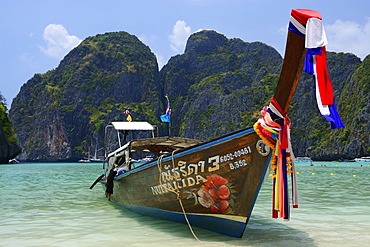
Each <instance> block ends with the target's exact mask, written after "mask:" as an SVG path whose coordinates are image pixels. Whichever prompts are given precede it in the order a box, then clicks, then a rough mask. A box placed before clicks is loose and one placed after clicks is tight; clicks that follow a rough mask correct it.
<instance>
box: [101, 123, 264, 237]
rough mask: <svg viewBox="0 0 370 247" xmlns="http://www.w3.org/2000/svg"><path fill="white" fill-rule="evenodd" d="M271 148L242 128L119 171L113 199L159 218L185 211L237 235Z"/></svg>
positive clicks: (204, 224) (197, 222) (177, 217)
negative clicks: (127, 169) (121, 171)
mask: <svg viewBox="0 0 370 247" xmlns="http://www.w3.org/2000/svg"><path fill="white" fill-rule="evenodd" d="M270 153H271V152H270V148H269V147H268V145H266V144H265V143H264V142H263V141H262V140H261V139H260V138H259V136H258V135H257V134H256V133H255V132H254V130H253V128H248V129H243V130H240V131H238V132H234V133H232V134H229V135H226V136H223V137H220V138H217V139H214V140H211V141H208V142H205V143H200V144H197V145H195V146H192V147H189V148H185V149H182V150H180V151H177V152H174V153H172V154H170V155H167V156H165V157H160V158H159V159H157V160H153V161H151V162H147V163H145V164H144V165H142V166H140V167H138V168H135V169H132V170H129V171H127V172H125V173H123V174H121V175H119V176H117V177H116V178H115V179H114V182H113V184H114V192H113V194H112V195H111V200H113V201H116V202H118V203H120V204H122V205H123V206H124V207H125V208H127V209H129V210H132V211H134V212H136V213H139V214H142V215H148V216H152V217H156V218H160V219H166V220H171V221H176V222H182V223H186V220H185V215H186V217H187V218H188V220H189V223H190V224H191V225H192V226H197V227H201V228H204V229H208V230H211V231H214V232H217V233H221V234H224V235H228V236H232V237H241V236H242V234H243V231H244V229H245V226H246V224H247V222H248V220H249V217H250V215H251V212H252V209H253V206H254V203H255V201H256V198H257V195H258V192H259V190H260V187H261V185H262V183H263V180H264V177H265V173H266V171H267V169H268V164H269V161H270V157H271V155H270ZM104 184H105V183H104V182H103V185H104Z"/></svg>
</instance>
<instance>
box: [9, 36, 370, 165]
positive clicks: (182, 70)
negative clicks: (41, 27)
mask: <svg viewBox="0 0 370 247" xmlns="http://www.w3.org/2000/svg"><path fill="white" fill-rule="evenodd" d="M369 60H370V58H369V57H368V58H367V59H365V60H364V61H363V62H361V61H360V59H359V58H358V57H356V56H354V55H351V54H343V53H329V54H328V66H329V74H330V76H331V79H332V82H333V87H334V89H335V90H336V91H335V96H336V97H335V98H336V101H337V107H338V110H339V113H340V114H341V116H342V119H343V122H344V123H345V125H346V126H347V128H345V129H337V130H330V125H329V124H328V123H326V122H325V121H324V118H323V117H322V116H320V114H319V111H318V109H317V107H316V100H315V96H314V86H313V85H314V84H313V79H312V76H310V75H307V74H304V73H303V75H302V77H301V80H300V82H299V86H298V88H297V91H296V94H295V96H294V98H293V102H292V107H291V110H290V113H289V116H290V118H291V120H292V124H293V125H292V131H293V132H292V140H293V148H294V150H295V154H296V155H297V156H307V155H309V156H311V157H313V158H315V159H322V160H333V159H339V158H354V157H358V156H365V155H370V148H369V143H370V140H369V134H368V133H369V120H370V119H369V117H370V116H369V107H370V104H369V103H370V102H369V97H368V95H369V82H370V79H369V73H370V72H369V71H370V64H369ZM281 64H282V57H281V56H280V55H279V53H278V52H277V51H276V50H275V49H274V48H272V47H269V46H267V45H265V44H263V43H260V42H253V43H248V42H244V41H242V40H240V39H227V38H226V37H225V36H224V35H222V34H219V33H217V32H214V31H202V32H198V33H195V34H193V35H191V36H190V38H189V40H188V42H187V45H186V49H185V52H184V54H182V55H177V56H174V57H172V58H171V59H170V60H169V61H168V63H167V64H166V65H165V66H164V67H163V68H162V70H161V71H158V66H157V63H156V59H155V56H154V54H153V53H152V52H151V51H150V49H149V48H148V47H146V46H145V45H144V44H142V43H141V42H140V41H139V40H138V39H137V38H136V37H135V36H132V35H129V34H127V33H125V32H119V33H107V34H104V35H97V36H95V37H90V38H87V39H86V40H84V41H83V42H82V43H81V44H80V45H79V46H78V47H76V48H75V49H74V50H72V51H71V52H70V53H69V54H68V55H67V56H66V57H65V58H64V59H63V60H62V61H61V63H60V65H59V66H58V67H57V68H56V69H55V70H52V71H49V72H47V73H45V74H42V75H35V76H34V77H33V78H31V79H30V80H29V81H28V82H27V83H25V84H24V86H23V87H22V88H21V91H20V92H19V94H18V95H17V97H16V98H15V99H14V100H13V104H12V107H11V111H10V115H11V118H12V120H13V123H14V126H15V127H16V128H17V129H18V130H19V132H18V133H17V136H18V138H19V143H20V145H21V147H22V149H23V150H24V152H23V153H22V155H21V158H22V159H27V160H68V159H69V160H76V159H78V158H81V157H83V156H86V155H88V153H90V154H92V153H94V149H96V148H101V147H102V146H103V139H104V138H103V135H104V126H106V125H107V124H108V123H109V122H111V121H117V120H124V118H125V117H124V115H122V112H123V111H124V110H125V109H131V112H132V114H131V115H132V117H133V118H134V120H138V121H140V120H145V121H148V122H151V123H153V124H155V125H157V126H158V127H159V129H160V130H161V131H162V132H161V133H160V134H161V135H163V134H166V133H167V131H165V127H166V125H165V124H163V123H160V122H159V116H160V115H161V114H163V113H164V106H165V102H164V101H165V98H164V95H168V96H169V98H170V100H171V107H172V110H173V115H172V118H171V120H172V122H171V123H172V129H171V134H172V135H173V136H183V137H189V138H197V139H204V140H206V139H210V138H213V137H216V136H219V135H222V134H226V133H229V132H231V131H234V130H236V129H239V128H243V127H247V126H251V125H253V123H254V122H255V121H256V120H257V119H258V118H259V117H260V110H261V109H262V107H263V106H266V105H268V103H269V101H270V99H271V97H272V95H273V92H274V89H275V86H276V83H277V81H278V78H279V73H280V69H281Z"/></svg>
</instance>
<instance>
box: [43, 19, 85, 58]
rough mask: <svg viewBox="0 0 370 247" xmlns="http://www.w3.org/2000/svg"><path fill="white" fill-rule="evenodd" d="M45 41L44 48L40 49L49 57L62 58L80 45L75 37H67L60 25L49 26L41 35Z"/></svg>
mask: <svg viewBox="0 0 370 247" xmlns="http://www.w3.org/2000/svg"><path fill="white" fill-rule="evenodd" d="M42 37H43V38H44V40H45V41H46V47H42V46H40V49H41V50H42V51H43V52H44V53H45V55H47V56H49V57H55V58H59V59H61V58H63V57H64V56H65V55H66V54H67V53H68V52H69V51H70V50H72V49H73V48H75V47H76V46H78V45H79V44H80V43H81V41H82V40H81V39H79V38H78V37H77V36H75V35H69V34H68V31H67V29H66V28H65V27H63V26H62V25H60V24H49V25H48V26H47V27H45V29H44V33H43V35H42Z"/></svg>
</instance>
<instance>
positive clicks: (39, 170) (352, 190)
mask: <svg viewBox="0 0 370 247" xmlns="http://www.w3.org/2000/svg"><path fill="white" fill-rule="evenodd" d="M361 164H362V165H363V166H364V167H363V168H361V167H360V165H361ZM296 170H297V172H299V174H297V178H298V187H299V195H300V205H299V208H298V209H292V212H291V221H289V222H284V221H283V220H281V219H277V220H274V219H271V216H270V215H271V179H270V178H267V179H266V181H265V183H264V185H263V187H262V188H261V192H260V195H259V197H258V199H257V202H256V205H255V208H254V211H253V213H252V217H251V219H250V221H249V224H248V225H247V228H246V230H245V232H244V235H243V237H242V238H240V239H236V238H230V237H227V236H222V235H219V234H216V233H213V232H210V231H206V230H203V229H199V228H195V227H194V228H193V230H194V232H195V234H196V236H197V238H198V239H199V240H200V241H198V240H196V239H195V238H194V237H193V235H192V234H191V232H190V230H189V228H188V226H187V225H184V224H180V223H174V222H169V221H164V220H158V219H153V218H150V217H145V216H141V215H137V214H135V213H132V212H130V211H127V210H125V209H123V208H122V207H120V206H119V205H117V204H116V203H114V202H109V201H108V200H107V199H106V198H105V196H104V191H103V189H102V188H101V186H100V185H97V186H95V188H94V189H92V190H90V189H89V187H90V185H91V184H92V183H93V182H94V181H95V179H96V178H97V177H98V176H99V174H100V171H101V164H98V163H83V164H81V163H23V164H13V165H0V246H69V247H71V246H155V247H156V246H189V245H191V246H284V247H286V246H369V245H370V234H369V230H370V163H367V162H363V163H360V162H342V163H339V162H315V166H309V163H304V162H300V163H297V167H296Z"/></svg>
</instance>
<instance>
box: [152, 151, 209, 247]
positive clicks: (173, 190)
mask: <svg viewBox="0 0 370 247" xmlns="http://www.w3.org/2000/svg"><path fill="white" fill-rule="evenodd" d="M175 152H176V150H173V151H172V155H171V161H172V167H174V166H175V159H174V154H175ZM163 156H164V155H161V156H159V158H158V162H157V165H158V170H159V184H160V185H162V168H161V167H162V159H163ZM167 189H168V188H167ZM168 190H169V191H171V192H173V193H175V194H176V198H177V200H178V201H179V203H180V206H181V210H182V212H183V215H184V218H185V221H186V223H187V225H188V227H189V229H190V232H191V234H193V236H194V238H195V239H196V240H197V241H198V242H200V243H204V242H202V241H201V240H200V239H199V238H198V237H197V235H196V234H195V232H194V231H193V227H192V226H191V224H190V221H189V219H188V217H187V215H186V211H185V207H184V205H183V204H182V201H181V197H180V191H179V189H178V188H176V189H168Z"/></svg>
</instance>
